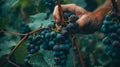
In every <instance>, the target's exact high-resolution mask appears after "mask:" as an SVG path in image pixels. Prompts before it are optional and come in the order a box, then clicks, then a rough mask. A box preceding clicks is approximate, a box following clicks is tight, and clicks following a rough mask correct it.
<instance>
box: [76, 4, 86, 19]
mask: <svg viewBox="0 0 120 67" xmlns="http://www.w3.org/2000/svg"><path fill="white" fill-rule="evenodd" d="M86 13H88V11H87V10H85V9H84V8H82V7H79V6H76V8H75V14H76V15H77V16H78V17H79V18H80V17H81V16H82V15H84V14H86Z"/></svg>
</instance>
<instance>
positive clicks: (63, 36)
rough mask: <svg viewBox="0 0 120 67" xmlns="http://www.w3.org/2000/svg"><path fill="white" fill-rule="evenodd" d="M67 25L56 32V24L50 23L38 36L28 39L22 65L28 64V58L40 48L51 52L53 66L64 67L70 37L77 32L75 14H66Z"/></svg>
mask: <svg viewBox="0 0 120 67" xmlns="http://www.w3.org/2000/svg"><path fill="white" fill-rule="evenodd" d="M67 13H68V14H67ZM67 13H66V15H68V16H66V17H65V18H67V19H68V20H66V21H67V24H65V25H63V26H62V27H61V29H60V30H59V31H58V30H56V29H57V28H56V24H55V23H51V24H49V25H48V26H47V27H46V28H43V29H42V30H40V31H39V32H38V34H36V35H34V36H32V35H30V36H29V37H28V40H29V41H30V42H29V44H28V45H27V49H28V55H27V57H26V59H25V60H24V64H25V65H26V64H28V61H29V59H30V57H31V56H32V55H33V54H34V53H36V52H38V51H39V49H40V46H41V47H42V48H43V49H44V50H50V51H52V52H53V56H54V61H55V66H57V67H65V65H66V62H67V58H68V54H69V50H70V48H71V47H72V40H71V38H72V35H73V34H75V33H76V32H77V30H78V28H79V27H78V24H77V23H76V22H75V21H76V20H77V19H78V17H77V16H76V15H75V14H72V13H69V12H67Z"/></svg>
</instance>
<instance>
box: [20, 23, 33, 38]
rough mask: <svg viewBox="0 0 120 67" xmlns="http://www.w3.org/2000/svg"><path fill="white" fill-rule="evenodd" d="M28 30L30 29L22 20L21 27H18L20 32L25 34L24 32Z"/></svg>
mask: <svg viewBox="0 0 120 67" xmlns="http://www.w3.org/2000/svg"><path fill="white" fill-rule="evenodd" d="M30 31H31V29H30V28H29V26H28V25H27V24H26V23H25V22H23V23H22V24H21V27H20V33H21V34H26V33H28V32H30ZM21 38H22V36H21Z"/></svg>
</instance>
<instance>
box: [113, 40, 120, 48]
mask: <svg viewBox="0 0 120 67" xmlns="http://www.w3.org/2000/svg"><path fill="white" fill-rule="evenodd" d="M112 45H113V46H114V47H116V48H117V47H120V42H119V41H113V43H112Z"/></svg>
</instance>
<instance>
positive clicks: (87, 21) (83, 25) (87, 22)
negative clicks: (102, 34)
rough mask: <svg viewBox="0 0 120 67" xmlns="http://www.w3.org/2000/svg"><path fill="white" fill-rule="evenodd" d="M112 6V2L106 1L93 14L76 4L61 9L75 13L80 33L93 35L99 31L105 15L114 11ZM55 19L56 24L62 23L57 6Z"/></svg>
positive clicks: (54, 13)
mask: <svg viewBox="0 0 120 67" xmlns="http://www.w3.org/2000/svg"><path fill="white" fill-rule="evenodd" d="M119 4H120V1H118V6H119ZM111 5H112V3H111V0H106V2H105V3H104V4H103V5H101V6H100V7H99V8H97V9H96V10H94V11H93V12H89V11H87V10H85V9H84V8H82V7H79V6H77V5H75V4H66V5H61V7H62V10H63V11H71V12H74V13H75V14H76V15H77V16H78V17H79V19H78V20H77V23H78V24H79V28H80V29H79V32H80V33H93V32H95V31H97V30H98V29H99V28H100V26H101V25H102V20H103V19H104V17H105V15H106V14H107V13H108V12H109V11H110V10H111V9H112V6H111ZM118 10H119V8H118ZM118 14H119V15H120V12H118ZM53 18H54V19H55V21H56V23H59V22H60V16H59V11H58V6H56V7H55V9H54V12H53Z"/></svg>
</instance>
